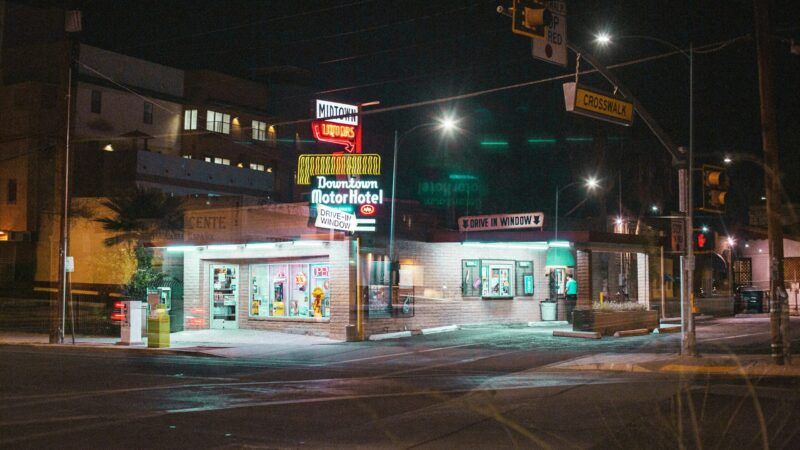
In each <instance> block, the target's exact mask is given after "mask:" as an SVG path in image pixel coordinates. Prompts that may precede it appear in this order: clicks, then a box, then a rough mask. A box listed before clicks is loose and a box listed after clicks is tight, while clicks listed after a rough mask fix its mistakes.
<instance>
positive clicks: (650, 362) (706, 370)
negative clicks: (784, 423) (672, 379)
mask: <svg viewBox="0 0 800 450" xmlns="http://www.w3.org/2000/svg"><path fill="white" fill-rule="evenodd" d="M539 370H542V371H553V370H558V371H561V370H566V371H569V370H578V371H601V372H603V371H609V372H640V373H673V374H674V373H682V374H692V375H694V374H715V375H740V376H747V377H761V376H783V377H797V376H800V357H795V358H794V359H793V361H792V363H791V364H786V365H783V366H778V365H776V364H774V363H773V362H772V358H771V357H770V356H769V355H726V354H709V355H702V356H700V357H696V358H693V357H687V356H680V355H678V354H675V353H629V354H619V353H599V354H596V355H591V356H585V357H581V358H575V359H572V360H569V361H562V362H559V363H555V364H550V365H547V366H544V367H541V368H540V369H539Z"/></svg>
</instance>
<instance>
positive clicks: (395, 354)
mask: <svg viewBox="0 0 800 450" xmlns="http://www.w3.org/2000/svg"><path fill="white" fill-rule="evenodd" d="M471 345H472V346H474V345H475V344H474V343H470V344H459V345H450V346H448V347H436V348H429V349H426V350H418V351H412V352H402V353H392V354H389V355H375V356H366V357H364V358H354V359H346V360H344V361H334V362H330V363H328V364H329V365H330V364H344V363H350V362H360V361H370V360H374V359H382V358H391V357H394V356H407V355H418V354H420V353H430V352H437V351H440V350H449V349H451V348H461V347H469V346H471Z"/></svg>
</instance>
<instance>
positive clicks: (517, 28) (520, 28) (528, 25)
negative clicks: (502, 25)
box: [511, 0, 553, 39]
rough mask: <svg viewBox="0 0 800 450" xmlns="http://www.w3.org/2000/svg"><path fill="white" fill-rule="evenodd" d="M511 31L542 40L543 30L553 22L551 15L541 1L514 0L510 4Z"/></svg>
mask: <svg viewBox="0 0 800 450" xmlns="http://www.w3.org/2000/svg"><path fill="white" fill-rule="evenodd" d="M512 5H513V6H512V8H513V14H512V16H511V31H513V32H514V33H516V34H521V35H523V36H528V37H532V38H540V39H543V38H544V37H545V36H544V29H545V27H546V26H547V25H549V24H550V22H551V21H552V20H553V14H552V13H551V12H550V10H549V9H547V7H546V6H545V5H544V2H543V1H541V0H514V1H513V3H512Z"/></svg>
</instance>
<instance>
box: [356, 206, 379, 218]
mask: <svg viewBox="0 0 800 450" xmlns="http://www.w3.org/2000/svg"><path fill="white" fill-rule="evenodd" d="M377 211H378V208H376V207H375V205H371V204H364V205H361V207H360V208H358V212H359V213H361V215H362V216H374V215H375V213H376V212H377Z"/></svg>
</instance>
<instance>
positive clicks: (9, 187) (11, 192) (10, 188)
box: [6, 178, 19, 205]
mask: <svg viewBox="0 0 800 450" xmlns="http://www.w3.org/2000/svg"><path fill="white" fill-rule="evenodd" d="M18 197H19V183H17V179H16V178H9V179H8V181H7V182H6V205H16V204H17V199H18Z"/></svg>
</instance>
